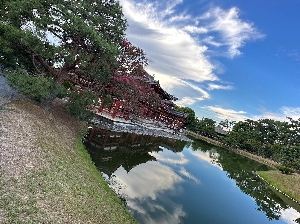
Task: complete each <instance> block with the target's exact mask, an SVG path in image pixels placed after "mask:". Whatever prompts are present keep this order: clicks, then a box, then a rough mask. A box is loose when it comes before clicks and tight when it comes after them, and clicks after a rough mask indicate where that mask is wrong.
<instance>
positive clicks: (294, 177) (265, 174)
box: [185, 130, 300, 211]
mask: <svg viewBox="0 0 300 224" xmlns="http://www.w3.org/2000/svg"><path fill="white" fill-rule="evenodd" d="M185 133H186V134H187V135H190V136H193V137H195V138H197V139H201V140H203V141H206V142H208V143H210V144H213V145H215V146H219V147H222V148H226V149H228V150H231V151H234V152H235V153H238V154H240V155H242V156H245V157H247V158H250V159H252V160H255V161H257V162H260V163H263V164H266V165H268V166H270V167H271V168H273V169H274V170H269V171H259V172H257V175H258V176H259V177H260V178H262V179H263V180H264V181H265V182H266V183H267V184H269V185H270V186H271V187H273V188H274V189H275V190H277V191H278V192H280V193H281V194H283V195H284V196H286V197H288V198H289V199H291V200H292V201H293V202H295V203H296V206H297V209H298V210H299V211H300V174H299V173H293V174H282V173H281V172H280V171H279V170H278V169H277V167H278V166H279V165H280V164H279V163H277V162H275V161H272V160H270V159H266V158H263V157H260V156H257V155H253V154H251V153H249V152H246V151H244V150H240V149H234V148H231V147H228V146H224V145H223V144H222V143H221V142H218V141H216V140H213V139H211V138H208V137H205V136H202V135H199V134H196V133H194V132H191V131H188V130H185ZM295 203H294V204H295Z"/></svg>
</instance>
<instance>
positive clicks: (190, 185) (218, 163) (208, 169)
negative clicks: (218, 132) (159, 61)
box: [86, 130, 300, 224]
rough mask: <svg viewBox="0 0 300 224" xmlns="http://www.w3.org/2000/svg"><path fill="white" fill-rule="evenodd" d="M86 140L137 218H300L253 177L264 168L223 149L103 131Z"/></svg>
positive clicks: (264, 220) (165, 220)
mask: <svg viewBox="0 0 300 224" xmlns="http://www.w3.org/2000/svg"><path fill="white" fill-rule="evenodd" d="M87 139H89V140H90V142H87V143H86V147H87V150H88V151H89V153H90V155H91V157H92V159H93V161H94V162H95V165H96V166H97V167H98V169H99V171H100V172H101V174H102V175H103V177H104V178H105V179H106V180H107V182H108V183H109V185H110V187H111V188H112V189H114V191H115V192H116V193H117V194H118V195H119V196H120V198H122V200H123V201H124V203H125V204H126V206H127V208H128V210H129V211H130V212H131V213H132V214H133V216H134V217H135V218H136V219H137V220H138V222H139V223H146V224H147V223H155V224H156V223H172V224H173V223H210V224H213V223H233V224H235V223H237V224H238V223H243V224H244V223H251V224H253V223H259V224H262V223H268V224H271V223H276V224H279V223H300V221H299V220H300V213H299V207H297V206H296V207H295V208H293V207H290V206H289V205H288V204H287V199H286V198H285V197H283V196H282V195H280V194H279V193H278V192H276V191H274V190H272V189H271V188H269V187H268V186H267V185H266V184H265V183H264V182H263V181H261V180H260V179H259V178H257V177H256V175H255V171H257V170H267V169H268V167H267V166H265V165H262V164H259V163H257V162H255V161H252V160H249V159H247V158H244V157H242V156H240V155H237V154H235V153H233V152H230V151H228V150H226V149H222V148H219V147H215V146H213V145H210V144H207V143H205V142H203V141H200V140H194V142H193V143H187V142H181V141H176V140H172V139H163V138H155V137H151V136H141V135H132V134H128V133H114V132H110V131H105V130H97V131H95V132H93V133H92V134H90V135H89V136H87ZM296 209H298V211H297V210H296ZM297 219H299V220H298V221H295V220H297Z"/></svg>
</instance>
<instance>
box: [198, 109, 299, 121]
mask: <svg viewBox="0 0 300 224" xmlns="http://www.w3.org/2000/svg"><path fill="white" fill-rule="evenodd" d="M204 109H207V110H209V111H211V112H213V113H215V115H216V116H217V117H218V118H219V119H220V120H225V119H228V120H230V121H244V120H246V119H251V120H259V119H272V120H276V121H288V119H287V117H291V118H292V119H294V120H298V119H299V118H300V107H296V108H293V107H282V108H280V109H279V111H278V112H274V111H270V110H267V109H265V108H263V109H261V110H260V114H259V115H247V113H246V112H245V111H235V110H232V109H224V108H221V107H218V106H206V107H204Z"/></svg>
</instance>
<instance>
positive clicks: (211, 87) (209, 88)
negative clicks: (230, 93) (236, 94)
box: [208, 83, 233, 90]
mask: <svg viewBox="0 0 300 224" xmlns="http://www.w3.org/2000/svg"><path fill="white" fill-rule="evenodd" d="M214 89H223V90H232V89H233V86H231V85H227V86H224V85H218V84H213V83H209V84H208V90H214Z"/></svg>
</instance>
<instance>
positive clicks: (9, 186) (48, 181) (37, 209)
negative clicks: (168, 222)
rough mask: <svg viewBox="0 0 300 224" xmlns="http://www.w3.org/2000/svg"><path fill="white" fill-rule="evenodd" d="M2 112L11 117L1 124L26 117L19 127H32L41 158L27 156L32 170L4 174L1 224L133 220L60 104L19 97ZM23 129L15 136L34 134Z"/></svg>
mask: <svg viewBox="0 0 300 224" xmlns="http://www.w3.org/2000/svg"><path fill="white" fill-rule="evenodd" d="M7 111H8V112H7ZM4 113H7V116H9V119H10V120H5V119H4V121H3V119H2V121H1V122H4V123H5V122H8V123H9V122H10V123H9V124H10V125H14V124H15V123H16V122H17V121H18V122H20V119H18V116H22V119H21V124H19V125H20V127H22V125H23V127H28V125H31V127H30V129H28V130H30V131H32V132H33V134H34V136H35V137H36V140H35V143H34V144H35V145H34V147H32V150H36V151H39V152H38V153H39V154H41V155H42V156H38V157H37V158H40V157H41V158H42V159H39V161H34V160H35V158H34V157H33V156H31V158H27V160H29V161H30V160H32V161H31V163H30V164H34V168H28V171H26V172H23V173H22V175H18V176H9V175H5V174H3V175H0V222H1V223H26V222H28V223H109V224H110V223H135V220H134V219H133V217H132V216H131V215H130V213H129V212H128V211H127V210H126V208H125V206H124V205H123V204H122V203H121V201H120V199H119V198H117V196H116V195H115V194H114V193H113V192H112V190H111V189H110V188H109V187H108V185H107V183H106V182H105V181H104V180H103V178H102V177H101V176H100V174H99V172H98V170H97V169H96V168H95V166H94V165H93V164H92V162H91V160H90V157H89V155H88V154H87V152H86V150H85V149H84V147H83V145H82V142H81V139H80V137H79V136H80V135H79V134H80V131H82V130H83V126H82V124H79V123H78V122H77V121H75V120H74V119H72V118H70V117H69V116H67V115H66V114H65V113H64V110H62V108H61V104H57V105H56V106H53V108H51V109H50V110H49V111H45V110H43V109H41V108H40V107H38V106H36V105H34V104H32V103H30V102H24V101H19V102H15V103H13V104H12V105H10V108H9V109H7V110H6V112H4ZM7 116H6V117H7ZM14 117H15V119H14ZM22 121H24V122H26V123H24V122H23V124H22ZM23 130H24V129H23V128H19V129H18V130H16V136H17V135H28V134H30V133H28V132H27V133H21V132H22V131H23ZM19 145H20V144H19ZM21 145H22V144H21ZM24 147H25V145H24ZM19 150H22V148H21V147H19ZM41 152H42V153H41ZM38 153H37V154H38ZM31 155H32V154H31ZM24 156H25V157H26V155H24Z"/></svg>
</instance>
